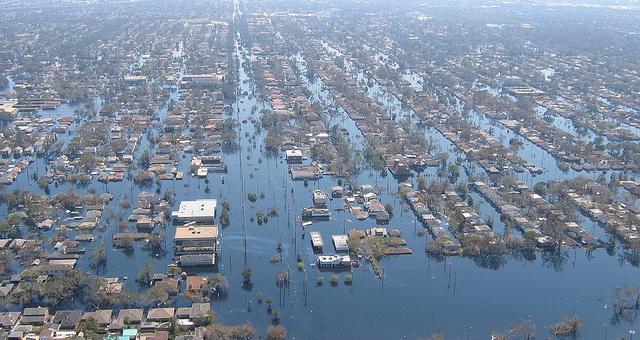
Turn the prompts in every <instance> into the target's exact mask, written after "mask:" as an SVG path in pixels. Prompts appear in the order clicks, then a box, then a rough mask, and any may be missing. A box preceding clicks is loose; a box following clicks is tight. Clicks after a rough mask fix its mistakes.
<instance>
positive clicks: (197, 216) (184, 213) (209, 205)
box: [171, 199, 218, 224]
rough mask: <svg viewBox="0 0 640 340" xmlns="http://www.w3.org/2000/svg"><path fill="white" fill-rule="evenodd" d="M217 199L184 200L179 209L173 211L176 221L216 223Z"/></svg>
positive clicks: (172, 215)
mask: <svg viewBox="0 0 640 340" xmlns="http://www.w3.org/2000/svg"><path fill="white" fill-rule="evenodd" d="M217 204H218V201H217V200H216V199H199V200H195V201H182V202H180V208H179V209H178V211H174V212H172V213H171V217H172V218H173V221H174V222H175V223H187V222H196V223H205V224H214V223H215V218H216V206H217Z"/></svg>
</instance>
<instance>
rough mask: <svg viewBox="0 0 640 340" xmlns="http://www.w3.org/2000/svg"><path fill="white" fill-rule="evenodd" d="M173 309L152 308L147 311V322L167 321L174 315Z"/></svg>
mask: <svg viewBox="0 0 640 340" xmlns="http://www.w3.org/2000/svg"><path fill="white" fill-rule="evenodd" d="M175 310H176V309H175V308H173V307H170V308H152V309H149V313H147V320H149V321H154V320H168V319H171V318H173V316H174V315H175Z"/></svg>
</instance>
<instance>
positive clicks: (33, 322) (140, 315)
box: [0, 303, 213, 340]
mask: <svg viewBox="0 0 640 340" xmlns="http://www.w3.org/2000/svg"><path fill="white" fill-rule="evenodd" d="M90 319H92V320H94V321H95V323H96V324H97V325H98V326H99V327H100V328H101V331H100V334H102V335H101V337H102V338H104V339H149V340H150V339H156V340H160V339H169V338H170V336H171V334H170V331H171V330H172V329H173V325H172V323H175V325H176V326H179V327H181V328H183V329H185V330H189V329H195V328H196V327H199V326H202V325H206V324H208V323H209V322H211V321H212V320H213V318H212V311H211V305H210V304H209V303H194V304H192V305H191V306H190V307H178V308H175V307H163V308H150V309H148V310H144V309H139V308H136V309H120V310H117V311H116V310H112V309H98V310H92V311H82V310H79V309H78V310H58V311H56V312H55V313H54V314H50V312H49V309H48V308H47V307H34V308H24V309H23V310H22V311H17V312H0V327H2V328H1V330H0V338H3V339H14V340H18V339H19V340H23V339H67V338H74V337H76V336H78V335H79V334H78V333H77V330H78V328H79V326H80V325H81V324H82V322H83V320H84V321H87V320H90Z"/></svg>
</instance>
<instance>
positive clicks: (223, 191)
mask: <svg viewBox="0 0 640 340" xmlns="http://www.w3.org/2000/svg"><path fill="white" fill-rule="evenodd" d="M237 15H239V13H238V14H237ZM236 39H237V44H236V47H237V48H236V54H237V57H238V59H239V60H241V62H240V63H238V67H239V70H238V71H239V72H238V74H239V80H240V81H239V89H238V91H237V93H238V99H237V102H236V104H234V105H233V111H234V114H235V115H236V118H237V119H238V121H240V122H242V121H243V120H245V119H247V120H250V119H251V118H257V117H258V116H257V115H258V114H259V112H260V110H261V109H262V108H269V107H270V104H269V103H268V102H263V101H261V100H260V99H259V96H257V93H256V86H255V84H254V83H253V81H252V79H251V76H250V75H249V74H248V73H247V71H246V70H248V69H249V63H251V60H252V59H253V58H252V57H251V55H250V51H248V50H245V49H243V48H241V47H240V46H241V44H240V42H241V39H242V37H240V36H238V37H237V38H236ZM291 57H292V59H293V60H294V61H295V64H296V66H297V67H299V68H300V69H303V68H304V60H303V59H302V57H301V56H299V55H296V56H291ZM300 74H302V75H303V77H304V74H306V73H305V72H300ZM416 82H417V80H416ZM303 83H304V84H303V86H306V87H308V88H309V89H310V91H311V93H312V96H311V98H309V100H310V101H313V102H319V103H321V104H322V105H323V106H326V107H327V108H333V109H335V110H336V111H337V113H338V114H337V115H336V116H334V117H333V118H332V119H333V121H332V122H335V123H338V124H344V126H345V127H346V128H347V129H348V130H349V132H350V136H352V137H353V142H354V143H355V144H356V147H358V148H362V147H363V144H362V143H364V140H363V137H358V136H361V135H359V134H358V133H359V132H358V131H357V127H356V126H355V124H353V121H351V120H350V119H349V118H348V116H347V115H346V114H345V113H344V111H343V110H342V111H341V108H339V107H338V106H337V105H336V104H335V103H334V102H333V99H332V96H331V94H330V91H329V90H328V89H327V87H326V86H324V84H323V83H322V80H318V79H316V80H314V81H310V80H308V79H306V80H305V81H304V82H303ZM367 92H368V95H369V96H371V97H372V98H374V99H376V100H380V99H381V98H382V97H385V96H387V95H386V94H385V93H386V91H385V89H384V88H383V87H381V86H380V85H378V84H374V86H372V87H370V88H368V89H367ZM171 98H173V99H178V93H177V91H175V92H174V93H173V94H172V96H171ZM385 98H387V99H385V100H388V102H387V105H388V107H389V108H390V110H391V112H392V113H397V114H398V115H408V116H410V114H411V113H410V112H406V109H405V108H402V106H401V105H399V104H398V102H397V98H396V99H395V101H394V100H393V98H395V97H393V98H391V97H388V96H387V97H385ZM167 103H168V101H167ZM72 109H73V108H71V107H67V106H61V107H60V108H58V110H57V111H56V112H55V113H52V114H59V115H66V114H69V111H70V110H72ZM166 113H167V104H165V105H163V106H162V107H159V108H158V110H157V114H158V116H159V117H160V119H161V121H162V119H163V118H164V117H165V116H166ZM472 119H473V120H474V122H476V123H477V124H478V125H479V126H480V127H481V128H483V129H489V128H493V129H495V131H496V133H497V134H504V135H505V140H507V141H508V139H509V138H511V137H514V136H515V134H513V133H512V132H511V133H510V131H509V130H508V129H505V128H501V127H500V125H499V124H494V123H493V122H490V121H489V120H488V119H481V118H480V117H479V116H478V115H477V114H474V115H473V117H472ZM74 128H76V126H74V127H72V130H73V129H74ZM246 133H248V136H250V137H246ZM425 134H427V135H429V136H433V137H434V138H435V139H436V140H437V141H438V143H439V145H440V148H441V150H443V151H444V150H447V151H451V152H452V154H451V156H450V159H454V158H455V157H456V156H457V155H455V154H454V153H453V151H452V149H453V148H452V145H451V143H450V142H448V141H447V140H446V139H445V138H444V137H442V136H441V135H440V134H439V133H437V132H436V131H435V130H433V129H426V130H425ZM254 135H255V142H256V143H254V140H252V138H253V137H252V136H254ZM239 136H240V140H239V144H240V145H239V148H238V149H237V150H235V151H231V152H227V153H225V154H224V157H225V162H226V164H227V165H228V168H229V170H230V171H229V172H228V173H226V174H219V173H210V174H209V176H208V179H209V187H210V189H211V190H210V192H209V193H206V192H205V189H206V184H205V183H204V180H203V179H197V178H195V177H188V176H187V177H185V179H184V180H182V181H177V180H174V181H163V182H162V184H161V192H164V191H165V190H167V189H171V190H172V191H174V192H175V193H176V202H180V201H181V200H187V199H198V198H207V197H213V198H217V199H219V200H221V201H223V200H226V201H228V202H229V204H230V209H231V221H230V222H231V224H230V226H228V227H223V228H222V229H221V240H220V245H221V253H220V257H219V259H218V267H217V271H218V272H220V273H222V274H224V275H226V276H227V278H228V279H229V289H228V296H227V297H226V298H224V299H221V300H216V301H214V302H213V308H214V310H215V312H216V315H217V319H218V320H219V321H220V322H222V323H225V324H240V323H245V322H251V323H252V324H254V325H255V326H256V328H257V329H258V330H259V331H263V330H264V329H266V327H267V326H268V325H270V324H271V323H272V318H271V316H270V315H269V314H268V313H267V306H266V303H265V302H262V303H260V302H259V296H262V299H263V300H266V298H267V297H272V298H273V304H272V306H273V308H277V309H279V310H280V312H281V314H280V322H281V323H282V324H283V325H284V326H285V327H286V328H287V330H288V333H289V335H290V337H291V338H298V339H307V338H310V339H332V338H333V339H345V338H346V339H398V338H417V337H425V336H428V335H430V334H431V333H433V332H437V331H442V332H443V334H444V335H445V336H446V337H447V338H453V339H459V338H465V337H467V338H474V339H486V338H488V336H489V334H490V332H491V331H492V330H506V329H509V328H511V327H512V326H513V325H514V324H516V323H520V322H522V321H523V320H531V321H533V322H534V323H535V324H536V326H537V333H538V334H539V337H540V338H544V337H546V336H547V335H549V336H550V331H549V329H548V327H549V325H552V324H553V323H555V322H557V321H559V320H560V319H562V318H563V317H564V316H566V315H570V314H572V313H576V314H578V315H580V316H581V317H582V318H583V320H584V325H583V327H582V330H581V332H582V334H584V335H585V336H586V337H587V338H608V337H611V338H620V337H621V336H625V335H626V334H628V331H629V329H637V328H638V324H637V320H634V321H633V322H632V323H621V324H617V325H613V324H611V323H610V322H609V319H610V318H611V316H612V311H611V307H610V304H611V303H612V301H611V296H612V294H613V292H614V289H616V288H617V287H622V286H623V285H629V284H630V285H634V284H637V283H638V278H639V276H638V268H637V267H634V266H632V265H631V264H630V263H628V261H627V260H626V258H625V257H624V256H623V255H624V251H623V250H622V249H620V247H617V248H616V252H617V253H616V255H614V256H610V255H608V254H607V253H606V251H605V250H604V249H599V250H595V251H593V252H591V253H586V252H585V251H584V250H582V249H563V250H562V251H561V252H559V253H537V254H536V257H535V259H524V258H518V257H512V256H505V257H501V258H488V259H475V260H474V259H470V258H464V257H453V258H447V259H446V260H444V261H438V260H436V259H432V258H430V257H428V256H427V255H426V254H425V251H424V249H425V246H426V244H427V242H429V241H430V240H431V239H430V237H429V236H420V235H419V234H418V233H417V229H419V228H422V227H421V225H420V223H416V222H415V217H414V216H413V214H412V212H411V211H409V210H406V209H404V208H403V204H402V202H401V201H400V199H399V198H398V197H397V196H396V195H395V193H396V192H397V190H398V183H397V182H396V181H395V180H394V179H393V178H392V177H391V176H390V175H387V176H386V177H382V176H378V175H377V174H375V173H371V172H369V171H368V170H364V171H362V172H361V173H359V174H358V175H357V176H355V181H356V182H357V183H359V184H372V185H374V186H375V187H376V188H377V190H378V191H379V192H380V195H379V196H380V198H381V201H382V202H383V203H391V204H392V205H393V206H394V215H393V218H392V219H391V221H390V223H389V226H388V227H393V228H398V229H399V230H401V231H402V233H403V238H405V239H406V240H407V243H408V246H409V247H410V248H411V249H412V250H413V251H414V254H413V255H405V256H395V257H387V258H385V259H383V260H382V261H381V264H382V267H383V269H384V279H378V278H376V277H375V276H374V274H373V271H372V269H371V267H370V266H369V265H368V264H366V263H363V265H362V266H361V267H359V268H354V269H353V277H354V279H353V284H352V285H346V284H345V283H344V282H343V278H344V272H342V273H339V276H340V279H339V283H338V284H337V285H335V286H334V285H332V284H330V282H329V276H330V275H331V273H327V272H321V271H319V270H318V268H316V267H315V265H314V262H315V260H314V259H315V257H314V254H313V252H312V250H311V245H310V240H309V234H308V233H309V231H319V232H321V234H322V236H323V238H324V240H325V244H326V245H325V249H324V250H325V253H326V254H328V253H332V252H333V251H332V246H331V242H330V237H331V235H335V234H343V233H344V230H349V229H363V228H370V227H373V226H374V225H375V221H373V220H365V221H358V220H356V219H355V218H354V216H352V215H351V214H350V213H347V212H343V211H335V210H334V209H336V208H340V207H342V202H341V201H340V200H333V201H331V202H330V203H329V205H330V208H331V209H332V213H333V216H332V218H331V220H329V221H321V222H316V223H314V224H312V225H311V226H309V227H307V228H306V229H305V230H302V229H301V227H300V225H299V224H298V223H297V222H296V220H297V216H299V215H300V211H301V209H302V208H304V207H309V206H311V205H312V200H311V197H312V196H311V192H312V190H313V189H315V188H320V189H322V190H323V191H325V192H329V191H330V188H331V186H333V185H335V184H336V183H337V179H336V178H334V177H330V176H325V177H323V178H322V179H320V180H318V181H309V182H308V183H307V184H305V183H304V182H302V181H292V180H291V178H290V176H289V174H288V172H287V164H286V162H285V160H284V157H282V155H278V156H269V155H268V154H266V153H264V152H262V150H261V147H260V145H261V141H262V140H263V139H264V137H265V136H266V131H261V132H258V133H257V132H256V130H255V129H254V126H253V124H252V123H250V122H248V123H242V124H241V126H240V129H239ZM147 149H150V150H151V151H152V153H153V148H152V146H151V145H150V144H149V142H148V139H147V137H145V136H143V137H142V139H141V144H140V146H139V148H138V149H137V156H140V154H141V153H142V152H143V150H147ZM519 154H520V155H521V156H522V157H524V158H526V159H527V160H529V161H530V162H532V163H534V164H536V165H539V166H543V167H544V168H545V169H546V171H545V173H544V174H542V175H539V176H535V177H533V176H529V177H525V178H524V179H526V180H527V182H528V183H534V182H535V181H537V180H548V179H552V178H556V179H563V178H570V177H574V176H577V175H585V174H584V173H579V174H578V173H573V172H571V171H572V170H570V171H569V172H568V173H564V172H562V171H560V170H558V169H557V165H555V160H553V158H552V157H551V156H550V155H548V154H547V153H546V152H544V151H543V150H541V149H539V148H537V147H536V146H534V145H530V144H527V142H526V141H525V144H524V147H523V148H522V150H520V151H519ZM189 161H190V157H189V155H185V157H184V158H182V161H181V162H180V164H179V171H185V173H188V172H189ZM44 164H45V163H44V160H42V159H37V160H36V161H35V162H34V163H33V164H32V165H31V166H30V167H29V168H28V171H26V172H25V173H23V174H21V175H20V176H19V178H18V180H17V181H16V182H15V183H13V184H12V185H11V186H10V187H9V188H6V190H12V189H17V188H19V189H23V190H31V191H35V192H40V193H42V191H41V190H40V189H39V188H38V187H37V186H36V185H35V183H34V181H32V180H30V178H31V176H32V174H33V172H37V173H38V174H42V173H44V168H45V165H44ZM429 171H431V172H430V173H429V172H427V173H428V175H429V176H430V178H433V176H434V174H433V170H429ZM522 176H528V175H526V174H525V175H522ZM459 180H460V181H466V177H465V175H464V172H462V173H461V177H460V179H459ZM410 181H412V182H413V183H414V184H416V183H415V178H412V179H410ZM71 187H72V185H71V184H63V185H60V186H58V187H53V186H52V189H51V191H52V193H57V192H64V191H66V190H68V189H69V188H71ZM90 188H91V189H95V190H96V192H97V193H98V194H100V193H103V192H105V191H108V192H110V193H113V194H114V195H115V198H114V199H113V201H112V203H111V204H110V207H111V208H112V209H114V210H116V211H118V209H119V208H118V203H119V202H120V201H121V200H122V199H123V198H124V197H127V198H128V199H129V200H130V201H131V202H134V201H135V198H136V196H137V194H138V193H139V192H140V191H141V190H142V189H141V188H138V187H136V186H135V185H133V183H132V182H130V181H129V180H127V179H125V180H124V181H122V182H119V183H109V184H108V185H105V184H102V183H99V182H97V180H95V179H94V181H93V182H92V183H91V184H90V185H89V186H88V187H87V188H81V189H78V190H79V191H81V192H84V191H85V190H87V189H90ZM155 189H156V187H155V185H154V186H153V187H151V188H147V189H146V190H149V191H154V190H155ZM252 192H253V193H258V194H259V198H258V200H257V201H256V202H254V203H250V202H249V201H248V200H247V199H246V195H247V194H248V193H252ZM262 197H263V198H262ZM472 197H473V198H474V200H477V201H479V202H481V204H480V207H481V208H480V210H481V213H482V215H483V217H487V216H489V215H492V216H494V220H495V222H496V223H495V225H494V228H496V231H498V232H502V231H503V229H504V225H502V223H501V222H499V215H497V213H496V212H495V210H493V208H492V207H491V206H490V205H488V203H486V202H484V201H483V199H482V198H480V197H479V196H478V195H477V194H472ZM174 208H175V207H174ZM271 208H275V210H277V212H278V213H277V216H273V217H270V218H269V220H268V222H267V223H265V224H263V225H258V224H257V223H256V222H254V221H252V218H251V217H252V216H255V215H256V213H258V212H264V213H266V212H268V211H269V210H271ZM130 210H131V209H124V210H123V211H122V213H123V215H124V216H127V215H128V213H129V212H130ZM1 213H3V214H6V207H3V210H2V211H1ZM164 228H165V232H166V234H167V249H166V253H160V254H153V253H149V252H148V251H146V250H144V249H143V247H142V244H137V245H136V246H135V250H134V251H133V253H131V254H126V253H124V252H123V251H121V250H116V249H110V246H109V245H110V240H111V237H112V236H113V234H114V233H115V232H116V230H115V226H110V227H109V228H107V230H105V231H99V230H96V231H95V235H96V236H98V238H97V240H96V241H95V242H93V244H91V245H89V246H87V248H88V249H87V252H88V253H89V252H90V251H91V249H92V248H94V247H96V246H97V245H98V244H99V243H100V242H105V243H106V244H107V248H108V249H110V250H109V252H108V260H107V267H106V268H105V269H104V270H103V271H100V272H99V274H100V275H102V276H106V277H128V278H129V280H128V282H127V288H129V289H132V290H136V289H137V286H136V284H135V283H134V282H133V278H134V277H135V275H136V273H137V271H138V268H141V267H142V266H143V265H144V264H145V263H151V264H152V265H153V266H154V268H155V270H156V271H157V272H163V271H165V269H166V266H167V265H168V264H170V263H171V262H172V253H173V251H172V249H171V244H172V242H171V239H172V236H173V234H174V232H175V227H174V226H172V225H167V226H165V227H164ZM595 228H599V227H595ZM55 233H56V232H55V231H51V232H47V233H46V235H47V236H52V235H54V234H55ZM74 235H75V232H71V233H70V236H71V237H73V236H74ZM602 236H603V237H605V236H606V235H604V234H602ZM279 241H281V242H282V244H283V250H282V253H279V252H278V250H277V245H278V243H279ZM47 250H48V251H51V250H52V249H51V246H50V245H47ZM298 253H299V254H300V255H301V256H302V258H303V259H304V263H305V265H304V270H302V271H300V270H298V269H297V267H296V256H297V254H298ZM276 254H278V255H280V256H281V257H282V261H281V262H278V263H276V264H272V263H271V262H270V259H271V257H272V256H273V255H276ZM88 257H89V256H84V257H83V258H82V259H81V260H80V262H79V264H78V266H79V268H80V269H82V270H85V271H91V272H95V270H94V269H91V268H90V267H89V264H88V261H89V259H88ZM245 267H250V268H251V269H252V270H253V279H252V281H253V283H254V284H253V287H252V288H251V289H247V288H244V287H242V275H241V273H242V271H243V269H244V268H245ZM15 269H19V268H15ZM282 271H284V272H290V284H289V285H288V286H286V287H284V288H279V287H277V286H276V274H277V273H278V272H282ZM202 274H210V272H202ZM318 276H324V277H325V280H324V284H323V285H321V286H318V285H316V278H317V277H318ZM189 304H190V303H189V302H187V301H184V300H183V299H182V298H176V306H186V305H189ZM608 306H609V307H608ZM76 307H79V306H78V305H76Z"/></svg>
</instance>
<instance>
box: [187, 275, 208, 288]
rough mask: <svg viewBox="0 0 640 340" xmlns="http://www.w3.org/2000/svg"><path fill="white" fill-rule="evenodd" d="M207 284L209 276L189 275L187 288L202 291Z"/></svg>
mask: <svg viewBox="0 0 640 340" xmlns="http://www.w3.org/2000/svg"><path fill="white" fill-rule="evenodd" d="M206 284H207V278H206V277H204V276H187V290H189V291H200V290H203V289H204V286H205V285H206Z"/></svg>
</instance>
